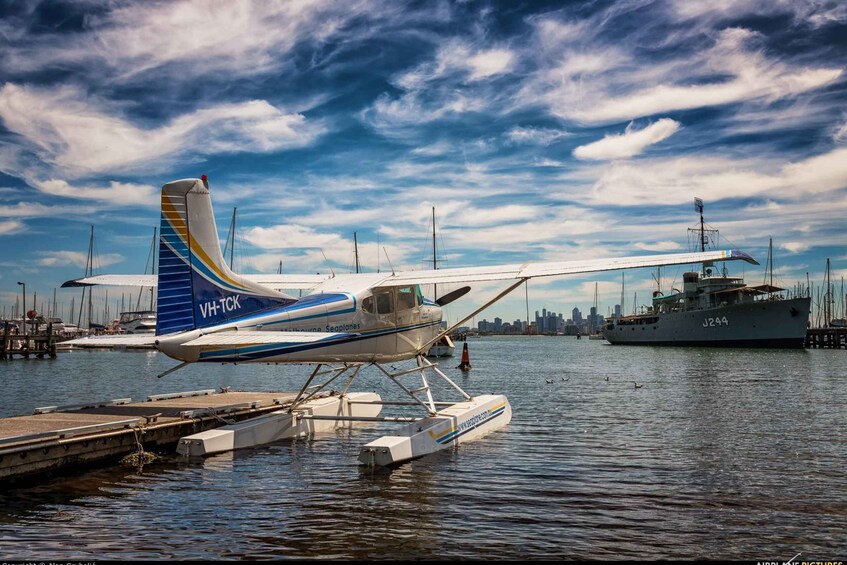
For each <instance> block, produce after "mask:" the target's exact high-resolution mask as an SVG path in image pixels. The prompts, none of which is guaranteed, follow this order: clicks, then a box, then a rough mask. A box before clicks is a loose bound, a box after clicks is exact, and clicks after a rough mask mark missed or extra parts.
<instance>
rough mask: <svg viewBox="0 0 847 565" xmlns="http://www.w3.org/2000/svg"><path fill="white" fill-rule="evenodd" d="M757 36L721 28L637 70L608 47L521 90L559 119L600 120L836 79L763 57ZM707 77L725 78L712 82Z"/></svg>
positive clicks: (798, 90)
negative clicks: (696, 47)
mask: <svg viewBox="0 0 847 565" xmlns="http://www.w3.org/2000/svg"><path fill="white" fill-rule="evenodd" d="M760 39H761V36H759V35H758V34H756V33H754V32H752V31H750V30H747V29H743V28H728V29H725V30H723V31H721V32H720V34H718V36H717V39H716V41H715V43H714V45H713V46H712V48H710V49H706V50H704V51H703V52H702V53H698V54H696V55H688V56H687V58H685V59H672V60H670V61H666V62H662V63H656V64H651V65H649V66H647V67H644V68H643V69H642V68H641V67H640V66H638V67H635V68H633V65H632V64H631V63H632V62H633V61H632V60H631V55H627V54H623V53H621V52H620V51H619V50H617V49H615V48H609V50H608V51H601V52H599V53H596V54H592V55H588V56H583V57H582V58H579V57H578V58H577V59H576V61H575V62H574V61H568V60H567V59H566V61H565V62H564V63H562V64H561V65H560V66H558V67H554V68H552V69H546V70H544V71H542V72H541V73H540V74H539V76H538V77H537V80H536V81H535V82H534V83H530V84H529V85H527V87H526V88H525V89H524V90H525V95H528V94H531V93H534V94H536V95H537V96H538V97H540V98H541V99H543V100H545V101H546V102H547V103H548V104H549V106H550V109H551V111H552V112H553V113H554V114H556V115H558V116H561V117H563V118H567V119H573V120H576V121H578V122H582V123H605V122H615V121H620V120H627V119H629V120H631V119H634V118H638V117H641V116H651V115H655V114H658V113H665V112H671V111H675V110H690V109H694V108H702V107H706V106H720V105H725V104H731V103H738V102H744V101H751V100H759V101H766V102H769V101H774V100H778V99H782V98H787V97H792V96H796V95H799V94H802V93H804V92H808V91H810V90H814V89H817V88H821V87H823V86H826V85H828V84H832V83H833V82H835V81H836V80H838V79H839V78H840V77H841V76H842V69H840V68H832V67H829V68H828V67H815V66H802V65H796V64H794V65H792V64H788V63H785V62H782V61H779V60H774V59H769V58H767V57H766V56H765V55H764V53H763V52H762V51H760V50H757V49H756V48H755V47H754V46H753V44H755V43H756V42H757V41H759V40H760ZM714 75H723V76H725V77H726V78H722V79H720V80H716V79H714V78H711V77H712V76H714ZM645 85H650V86H645Z"/></svg>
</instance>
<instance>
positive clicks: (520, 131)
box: [506, 126, 570, 145]
mask: <svg viewBox="0 0 847 565" xmlns="http://www.w3.org/2000/svg"><path fill="white" fill-rule="evenodd" d="M568 135H570V134H569V133H568V132H567V131H565V130H558V129H550V128H534V127H520V126H518V127H514V128H512V129H510V130H509V131H508V132H506V139H508V140H509V141H510V142H512V143H529V144H537V145H550V144H551V143H553V142H555V141H558V140H559V139H561V138H563V137H567V136H568Z"/></svg>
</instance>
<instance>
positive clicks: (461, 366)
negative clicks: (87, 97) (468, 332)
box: [456, 342, 471, 371]
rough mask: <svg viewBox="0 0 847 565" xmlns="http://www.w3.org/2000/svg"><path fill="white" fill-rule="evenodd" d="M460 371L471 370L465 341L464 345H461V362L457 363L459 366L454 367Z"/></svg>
mask: <svg viewBox="0 0 847 565" xmlns="http://www.w3.org/2000/svg"><path fill="white" fill-rule="evenodd" d="M456 368H457V369H459V370H460V371H470V370H471V356H470V355H469V354H468V344H467V342H465V345H464V347H462V362H461V363H459V366H458V367H456Z"/></svg>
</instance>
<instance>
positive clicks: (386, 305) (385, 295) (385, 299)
mask: <svg viewBox="0 0 847 565" xmlns="http://www.w3.org/2000/svg"><path fill="white" fill-rule="evenodd" d="M376 311H377V313H378V314H391V313H392V312H394V301H393V300H392V299H391V291H390V290H388V291H385V292H380V293H379V294H377V295H376Z"/></svg>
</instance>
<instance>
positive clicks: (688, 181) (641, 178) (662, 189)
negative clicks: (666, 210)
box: [572, 148, 847, 206]
mask: <svg viewBox="0 0 847 565" xmlns="http://www.w3.org/2000/svg"><path fill="white" fill-rule="evenodd" d="M581 174H582V175H596V180H595V181H594V182H593V184H592V186H591V189H590V191H588V192H586V193H584V194H582V195H579V194H574V195H572V196H575V197H577V198H580V199H584V200H585V201H588V202H593V203H603V204H613V205H620V206H633V205H652V204H655V203H656V199H657V198H658V197H661V201H662V203H664V204H681V203H685V202H688V201H691V199H692V198H694V197H695V196H699V197H702V198H704V199H707V200H721V199H724V198H744V197H750V196H767V197H769V198H773V197H778V196H779V197H784V198H789V199H794V198H797V197H798V196H800V195H802V194H826V193H831V192H833V191H836V190H839V189H844V188H847V149H843V148H840V149H834V150H832V151H830V152H828V153H824V154H822V155H815V156H812V157H809V158H807V159H803V160H800V161H797V162H794V163H791V162H788V163H786V162H782V163H780V162H774V161H773V160H768V159H761V160H753V159H748V160H741V159H731V158H726V157H715V156H706V155H703V156H683V157H671V158H667V159H649V160H642V161H618V162H614V163H611V164H609V165H607V166H605V167H603V168H600V169H594V170H591V171H582V173H581Z"/></svg>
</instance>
